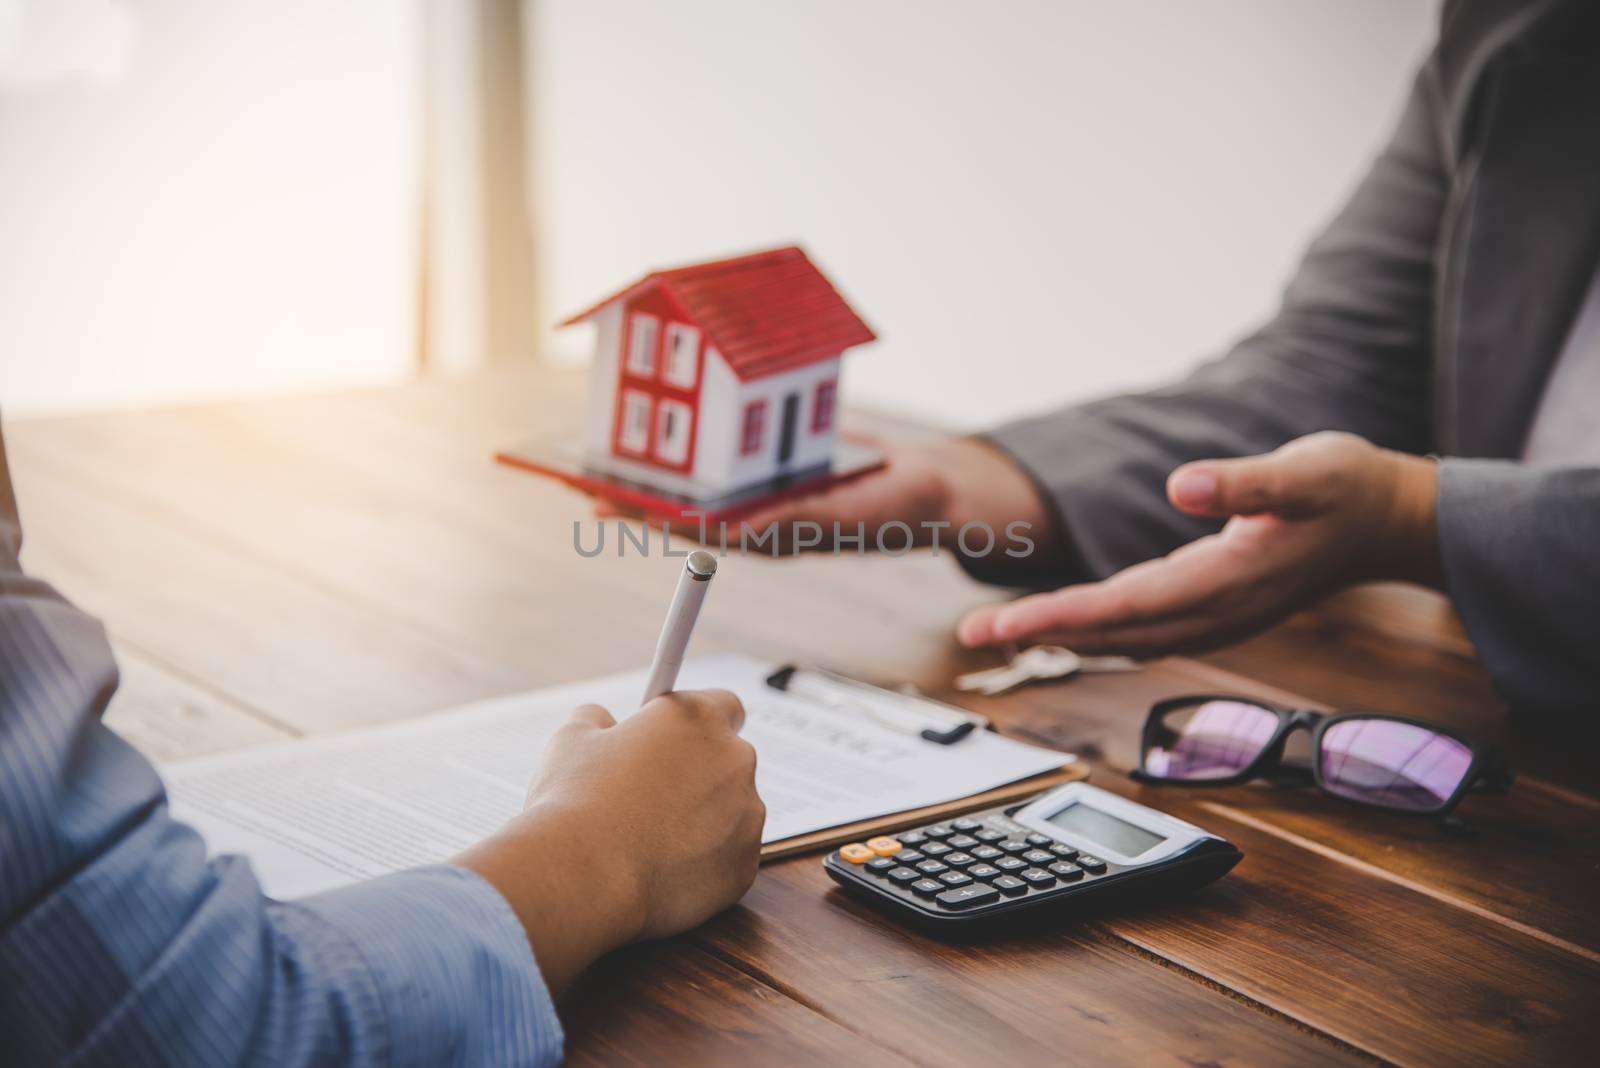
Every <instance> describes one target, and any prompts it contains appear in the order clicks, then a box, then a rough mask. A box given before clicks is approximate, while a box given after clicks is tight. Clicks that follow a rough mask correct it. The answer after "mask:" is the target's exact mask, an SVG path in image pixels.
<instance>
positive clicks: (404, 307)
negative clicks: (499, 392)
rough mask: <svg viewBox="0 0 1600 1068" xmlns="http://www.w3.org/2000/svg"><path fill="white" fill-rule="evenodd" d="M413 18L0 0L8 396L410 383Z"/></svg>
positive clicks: (415, 161)
mask: <svg viewBox="0 0 1600 1068" xmlns="http://www.w3.org/2000/svg"><path fill="white" fill-rule="evenodd" d="M419 12H420V8H419V7H418V5H417V3H415V2H409V3H398V2H395V0H346V2H342V3H337V4H325V3H320V2H318V0H272V2H270V3H264V2H261V0H141V2H137V3H128V2H122V0H0V409H3V410H4V411H5V413H6V415H8V416H16V415H19V414H25V413H34V412H48V411H61V410H75V409H83V408H97V407H107V406H129V405H139V404H143V403H150V402H158V401H159V402H169V401H173V400H186V399H199V398H210V397H219V396H228V395H234V394H240V393H251V392H263V391H274V390H284V389H304V388H313V387H322V386H328V385H333V384H351V383H367V382H384V381H395V380H398V379H401V378H404V377H406V376H408V375H409V374H410V373H411V372H412V371H413V369H414V366H415V363H416V344H415V332H416V323H417V310H416V295H417V289H418V279H417V251H416V245H417V234H418V230H419V220H420V209H419V203H418V189H419V179H418V175H419V153H420V145H419V137H420V131H421V123H420V122H419V118H418V117H419V109H420V105H421V99H420V93H421V82H420V61H421V56H422V52H421V48H420V42H419V39H418V34H419V23H420V17H419Z"/></svg>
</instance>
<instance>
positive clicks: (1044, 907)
mask: <svg viewBox="0 0 1600 1068" xmlns="http://www.w3.org/2000/svg"><path fill="white" fill-rule="evenodd" d="M1243 855H1244V854H1242V853H1240V852H1239V850H1238V849H1237V848H1236V847H1234V846H1233V845H1232V844H1231V843H1229V842H1228V841H1226V840H1224V839H1222V838H1219V837H1217V836H1216V835H1214V834H1211V833H1209V832H1207V831H1203V830H1201V829H1200V828H1199V827H1196V826H1195V825H1194V824H1192V823H1185V822H1184V821H1183V820H1180V819H1175V818H1173V817H1172V816H1168V815H1167V814H1165V813H1163V812H1157V811H1156V810H1155V809H1153V808H1149V807H1147V806H1145V805H1141V804H1139V803H1138V802H1136V801H1129V800H1128V799H1127V798H1124V797H1119V796H1117V795H1116V794H1113V793H1108V792H1107V791H1105V790H1101V789H1099V788H1097V787H1094V786H1090V785H1089V784H1088V783H1084V782H1075V783H1068V784H1067V785H1065V786H1061V787H1058V788H1057V789H1054V790H1051V791H1048V792H1047V793H1043V794H1040V795H1038V796H1037V797H1035V798H1033V799H1032V800H1030V801H1025V802H1023V803H1021V804H1013V805H1009V806H1003V807H1000V808H994V809H989V810H987V811H983V812H975V813H972V814H971V815H969V816H967V817H965V818H962V819H955V820H949V821H947V822H940V823H934V824H929V825H928V826H926V827H918V828H916V829H914V830H907V831H902V832H900V833H898V834H895V835H892V836H890V835H884V836H880V837H877V838H870V839H868V840H866V841H864V842H852V843H850V844H849V845H845V846H841V847H840V848H839V849H837V850H836V851H834V852H832V853H829V854H828V855H827V857H825V858H824V859H823V862H822V864H823V868H824V869H825V870H826V871H827V873H828V875H829V876H830V877H832V879H833V880H834V882H836V883H838V884H839V885H840V886H842V887H844V888H845V889H846V890H847V891H849V892H851V893H853V894H855V895H857V896H859V897H862V898H865V899H866V900H867V901H869V902H871V903H872V904H875V905H878V906H879V907H882V908H885V909H888V910H889V911H891V912H892V913H894V914H895V915H897V916H899V917H900V918H902V919H906V920H910V921H913V922H916V923H919V924H923V925H929V926H934V927H941V928H952V927H966V926H974V925H976V924H977V923H978V922H979V921H994V920H1000V919H1002V918H1020V917H1023V916H1027V917H1028V918H1030V919H1032V918H1042V917H1043V916H1044V915H1045V914H1046V913H1048V914H1050V915H1051V916H1054V915H1056V914H1058V913H1071V912H1074V911H1079V910H1086V909H1087V908H1088V907H1089V906H1091V905H1094V906H1099V905H1101V904H1104V903H1106V902H1107V901H1109V900H1115V901H1116V902H1117V903H1119V904H1121V903H1123V902H1126V901H1134V900H1139V901H1146V900H1151V899H1161V898H1164V897H1167V896H1170V895H1176V894H1181V893H1183V892H1185V891H1189V890H1194V889H1197V888H1199V887H1201V886H1204V885H1206V884H1207V883H1210V882H1213V881H1215V880H1217V879H1220V878H1221V877H1222V876H1224V875H1226V874H1227V873H1228V871H1229V870H1230V869H1232V868H1233V866H1234V865H1235V864H1237V863H1239V860H1240V858H1241V857H1242V856H1243Z"/></svg>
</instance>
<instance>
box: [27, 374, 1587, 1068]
mask: <svg viewBox="0 0 1600 1068" xmlns="http://www.w3.org/2000/svg"><path fill="white" fill-rule="evenodd" d="M582 388H583V382H582V379H581V377H580V376H578V375H576V374H574V373H572V372H558V371H550V370H540V369H536V368H531V367H529V368H507V369H504V370H500V371H497V372H495V373H493V374H489V375H484V376H481V377H476V378H471V379H464V380H453V381H451V380H441V381H429V382H423V383H419V384H415V385H411V386H406V387H401V388H395V389H388V390H374V391H362V392H349V393H342V394H336V395H327V396H310V397H297V398H291V399H277V400H266V401H248V402H238V403H228V404H217V405H212V406H202V407H190V408H181V409H170V410H161V411H152V412H139V413H127V414H109V415H95V416H91V417H81V418H65V419H51V420H39V421H20V422H12V423H8V425H7V427H6V438H7V443H8V446H9V452H10V455H11V462H12V466H13V473H14V476H15V481H16V486H17V491H18V495H19V498H20V501H21V508H22V514H23V520H24V525H25V531H26V541H25V548H24V556H23V559H24V563H25V564H26V565H27V566H28V568H29V569H30V570H31V571H33V572H34V573H36V574H38V575H41V576H43V577H46V578H48V579H50V580H52V581H53V582H55V583H56V584H57V585H58V586H59V587H60V588H61V589H62V590H63V591H64V592H65V593H66V594H67V595H68V596H70V597H72V598H73V599H74V600H76V601H77V602H78V603H79V604H81V605H83V606H84V607H85V608H87V609H88V610H90V611H92V612H94V613H95V614H97V615H99V616H100V617H101V618H102V619H104V620H105V621H106V624H107V626H108V629H109V631H110V633H111V635H112V639H113V642H114V644H115V646H116V648H117V652H118V656H119V659H120V662H121V665H122V671H123V684H122V689H121V691H120V692H119V694H118V696H117V698H116V700H115V702H114V703H113V706H112V709H111V711H110V713H109V721H110V723H111V724H112V725H113V726H114V727H115V728H116V729H118V730H119V731H121V732H123V733H124V734H125V735H126V736H127V737H129V738H130V739H132V740H133V741H134V742H135V743H136V744H138V745H139V746H140V747H142V748H143V749H144V750H145V751H146V752H148V753H149V754H150V755H151V756H152V757H155V758H158V759H166V758H171V757H175V756H180V755H190V754H199V753H205V752H212V751H217V750H222V749H227V748H232V747H237V746H244V745H250V744H255V743H258V742H263V741H268V740H273V739H279V738H285V737H296V736H301V735H307V734H313V733H318V732H323V731H331V730H337V729H340V728H344V727H350V726H355V725H359V724H369V723H377V722H387V721H394V720H400V719H404V718H406V717H408V716H413V715H417V714H420V713H423V712H428V711H433V710H436V709H439V708H444V707H448V706H450V705H454V704H458V703H462V702H466V701H470V700H475V699H478V698H482V697H487V696H491V695H494V694H501V693H507V692H512V691H517V690H523V689H529V688H533V687H539V686H548V685H553V684H556V683H562V682H569V681H573V680H577V679H582V678H585V677H588V676H593V675H598V674H604V673H608V672H612V671H617V670H621V669H625V668H630V667H636V666H638V665H639V664H640V663H641V662H642V661H643V660H644V659H645V658H646V657H647V656H648V653H649V650H650V649H651V648H652V646H653V642H654V637H655V628H656V626H657V625H658V623H659V619H660V614H661V610H662V607H661V606H662V604H663V603H664V602H665V599H666V597H667V595H668V593H669V592H670V588H671V584H672V581H673V576H672V575H669V574H666V573H665V572H664V571H663V569H662V567H661V561H660V559H659V558H656V559H641V558H640V557H638V556H637V555H636V554H631V553H630V554H629V556H628V557H626V558H622V559H619V558H617V557H616V556H614V555H611V554H609V553H608V554H606V555H603V556H601V557H597V558H594V559H586V558H584V557H581V556H580V555H579V554H578V553H577V552H575V551H574V548H573V523H574V521H575V520H582V519H585V518H586V516H587V511H586V508H585V504H584V502H583V500H582V499H581V498H579V497H578V496H576V495H575V494H573V493H572V492H571V491H569V490H567V489H565V488H563V487H561V486H559V485H557V484H555V483H552V482H548V481H545V480H541V479H538V478H534V477H531V476H528V475H525V474H521V473H518V472H515V471H511V470H509V469H506V468H503V467H498V466H496V465H494V464H492V463H491V462H490V460H489V457H490V455H491V454H492V453H493V451H494V450H495V449H497V448H499V447H502V446H504V445H506V444H508V443H510V442H513V441H515V440H517V439H518V438H520V437H525V436H528V435H529V434H532V433H536V432H540V431H542V430H548V429H550V428H552V427H556V426H560V425H563V424H565V423H566V422H567V421H568V419H569V417H570V414H571V413H573V412H574V411H576V410H577V402H578V398H579V397H580V396H581V391H582ZM1001 596H1004V594H1003V592H1001V591H996V590H992V589H987V588H984V587H981V586H978V585H976V584H974V583H972V582H971V581H969V580H968V579H966V578H965V577H964V576H963V575H962V574H961V572H960V571H959V569H957V568H956V567H955V566H954V565H953V564H952V563H951V562H950V561H949V560H943V559H933V558H931V557H930V556H929V555H928V554H921V555H917V556H910V557H901V558H887V557H867V558H859V559H858V558H851V557H846V558H843V559H825V558H802V559H798V560H796V559H785V560H780V561H773V560H765V559H751V560H748V561H747V560H740V561H738V562H737V564H736V565H735V566H734V567H733V568H730V571H729V574H728V575H727V577H726V579H725V581H723V582H720V583H719V584H718V590H717V594H716V596H715V597H713V598H712V599H711V600H710V601H709V602H708V607H707V610H706V615H705V618H704V620H703V623H702V626H701V629H700V631H699V634H698V635H697V638H696V648H697V651H701V652H712V651H740V652H745V653H750V654H753V655H755V656H760V657H766V658H770V659H772V660H774V661H779V660H790V659H799V660H802V661H808V662H813V663H820V664H826V665H829V666H832V667H836V668H839V669H842V670H845V671H850V672H854V673H858V674H861V675H863V676H866V677H870V678H874V679H879V680H884V681H897V682H912V683H915V684H917V685H919V686H921V687H922V688H924V689H925V690H928V691H930V692H932V693H935V694H938V695H941V696H945V697H949V698H952V699H962V700H965V699H964V698H959V697H958V696H957V695H955V694H953V693H952V692H951V691H950V687H949V684H950V680H951V679H952V678H953V677H954V676H955V675H956V674H957V673H958V672H960V671H964V670H969V669H972V668H976V667H980V666H985V665H987V664H989V663H992V662H993V658H992V655H990V654H984V653H977V652H970V651H966V650H963V649H961V648H959V647H958V646H957V645H956V644H955V643H954V641H953V640H952V638H951V628H952V625H953V623H954V621H955V620H956V619H957V618H958V616H959V615H960V613H961V612H962V611H963V610H964V609H965V608H967V607H970V606H971V605H974V604H978V603H981V602H983V601H985V600H992V599H995V598H997V597H1001ZM1217 689H1224V690H1233V691H1239V692H1244V693H1253V694H1258V695H1261V696H1264V697H1271V698H1277V699H1280V700H1285V701H1290V702H1294V703H1296V704H1301V705H1305V706H1308V707H1317V706H1326V707H1366V708H1382V709H1389V710H1393V711H1396V712H1403V713H1408V714H1411V715H1416V716H1422V717H1425V718H1431V719H1437V720H1439V721H1442V722H1449V723H1454V724H1456V725H1458V726H1460V727H1462V728H1464V729H1466V730H1469V731H1473V732H1476V733H1479V734H1482V735H1485V736H1487V737H1495V738H1499V739H1500V740H1502V741H1503V742H1505V743H1506V744H1508V746H1509V747H1510V748H1511V750H1512V752H1513V754H1514V756H1515V758H1516V761H1517V763H1518V766H1519V769H1520V772H1521V774H1520V777H1519V779H1518V781H1517V783H1516V785H1515V787H1514V788H1513V789H1512V791H1511V793H1510V794H1509V795H1508V796H1506V797H1503V798H1473V799H1471V800H1470V801H1469V802H1468V803H1467V804H1466V805H1465V806H1464V811H1465V814H1466V815H1467V816H1468V817H1469V819H1470V820H1471V823H1472V825H1473V827H1474V828H1475V834H1473V835H1472V836H1470V837H1468V836H1459V835H1448V834H1444V833H1442V832H1441V831H1439V830H1438V829H1436V828H1435V827H1434V826H1433V825H1431V824H1429V823H1427V822H1425V821H1416V820H1409V819H1405V818H1402V817H1392V816H1386V815H1383V814H1374V813H1369V812H1366V811H1363V810H1358V809H1355V808H1352V807H1349V806H1343V805H1340V804H1338V803H1337V802H1335V801H1332V800H1330V799H1327V798H1324V797H1321V796H1319V795H1317V794H1315V793H1311V792H1306V791H1292V790H1282V789H1275V788H1270V787H1262V786H1247V787H1235V788H1229V789H1216V790H1209V791H1204V792H1194V791H1185V792H1180V791H1173V790H1167V791H1161V790H1156V789H1152V788H1147V787H1140V786H1138V785H1137V784H1135V783H1133V782H1132V781H1131V780H1129V779H1128V778H1127V776H1126V772H1127V770H1128V769H1129V767H1130V766H1131V765H1132V763H1133V761H1134V755H1135V753H1134V748H1135V736H1136V732H1137V727H1138V724H1139V723H1140V721H1141V717H1142V716H1143V714H1144V711H1145V709H1146V707H1147V706H1148V704H1149V702H1150V701H1152V700H1153V699H1155V698H1158V697H1161V696H1166V695H1169V694H1173V693H1181V692H1189V691H1197V690H1217ZM969 703H970V704H971V705H972V706H973V707H976V708H980V709H981V710H982V711H983V712H985V713H987V714H988V715H990V716H991V717H993V718H994V720H995V721H996V722H997V723H998V724H999V725H1000V726H1001V729H1003V730H1005V731H1008V732H1010V733H1013V734H1015V735H1016V736H1018V737H1021V738H1025V739H1030V740H1034V741H1040V742H1045V743H1048V744H1051V745H1056V746H1060V747H1063V748H1066V749H1070V750H1073V751H1076V752H1078V753H1080V754H1082V755H1083V756H1084V757H1085V758H1086V759H1088V760H1089V761H1090V763H1091V764H1092V766H1093V769H1094V777H1093V780H1092V781H1094V782H1095V783H1097V784H1098V785H1100V786H1103V787H1105V788H1107V789H1110V790H1114V791H1116V792H1118V793H1121V794H1124V795H1126V796H1129V797H1134V798H1137V799H1139V800H1141V801H1145V802H1148V803H1151V804H1154V805H1156V806H1158V807H1160V808H1163V809H1166V810H1168V811H1171V812H1173V813H1174V814H1176V815H1178V816H1181V817H1183V818H1186V819H1190V820H1193V821H1195V822H1198V823H1200V824H1202V825H1204V826H1208V827H1212V828H1214V829H1216V830H1217V831H1218V832H1220V833H1222V834H1224V835H1226V836H1227V837H1229V838H1230V839H1232V840H1233V841H1234V842H1236V843H1237V844H1238V845H1239V846H1240V847H1241V848H1242V849H1243V850H1244V853H1245V859H1244V861H1243V862H1242V863H1241V864H1240V865H1239V867H1238V868H1237V869H1236V870H1235V872H1234V873H1233V874H1231V875H1230V876H1228V877H1227V878H1226V879H1224V880H1223V881H1221V882H1220V883H1218V884H1216V885H1215V886H1213V887H1211V888H1209V889H1207V890H1206V891H1203V892H1202V893H1200V894H1198V895H1196V896H1194V897H1193V898H1192V899H1189V900H1186V901H1183V902H1180V903H1177V904H1172V905H1168V906H1164V907H1161V908H1144V909H1141V910H1137V911H1129V912H1122V913H1114V914H1110V915H1106V916H1103V917H1101V918H1098V919H1095V920H1093V921H1090V922H1083V923H1071V924H1053V925H1051V926H1049V927H1048V928H1045V929H1041V930H1039V931H1037V932H1036V933H1034V934H1032V935H1031V936H1028V937H1020V936H1016V935H1011V936H1007V937H1004V938H998V939H991V940H982V941H967V942H939V941H935V940H932V939H930V938H928V937H925V936H922V935H918V934H915V933H912V932H910V931H908V930H906V929H904V928H901V927H899V926H896V925H894V924H892V923H889V922H887V921H885V920H884V919H883V918H882V917H881V916H879V915H878V914H876V913H874V912H872V911H870V910H868V909H865V908H863V907H862V906H860V905H858V904H857V903H855V902H853V901H851V900H848V899H846V898H844V897H842V896H841V895H840V894H839V893H838V892H837V891H836V890H834V889H833V888H832V886H831V884H830V883H829V882H828V881H827V879H826V878H825V877H824V876H823V874H822V873H821V871H820V869H819V866H818V864H817V859H816V858H815V857H800V858H795V859H792V860H787V861H782V862H778V863H775V864H773V865H771V866H769V867H767V868H765V869H764V870H763V871H762V873H761V875H760V877H759V878H758V879H757V881H756V885H755V887H754V888H753V889H752V890H751V891H750V893H749V894H748V896H746V898H745V899H744V900H743V901H742V902H741V903H740V904H739V905H737V906H736V907H734V908H732V909H730V910H729V911H728V912H727V913H725V914H723V915H722V916H719V917H717V918H716V919H714V920H713V921H711V922H710V923H708V924H706V925H705V926H704V927H702V928H701V929H699V930H697V931H694V932H692V933H690V934H687V935H684V936H682V937H679V938H676V939H672V940H669V941H666V942H662V943H657V944H653V945H646V946H637V947H632V948H629V949H626V950H623V951H621V952H619V953H616V954H614V955H613V956H611V957H610V958H608V959H606V960H605V961H602V962H601V963H600V964H599V965H598V966H597V967H596V968H594V969H593V970H592V971H591V972H590V973H589V974H588V975H587V976H585V977H584V979H583V980H582V981H580V982H579V983H578V984H577V986H576V987H575V988H574V989H573V990H571V991H570V992H569V993H568V994H567V995H566V997H565V998H564V999H563V1005H562V1011H563V1016H564V1019H565V1021H566V1026H567V1030H568V1036H569V1044H568V1051H569V1059H570V1061H571V1063H574V1064H605V1065H614V1064H639V1065H662V1064H695V1065H703V1064H729V1065H734V1064H738V1065H749V1064H824V1063H826V1064H834V1065H837V1064H859V1063H869V1062H870V1063H874V1064H884V1065H962V1066H966V1065H972V1064H986V1063H1007V1064H1019V1065H1025V1064H1066V1063H1099V1064H1108V1065H1115V1064H1139V1065H1147V1064H1185V1065H1201V1064H1205V1065H1224V1064H1230V1065H1231V1064H1312V1063H1321V1062H1330V1063H1349V1062H1372V1061H1381V1062H1393V1063H1397V1064H1533V1063H1543V1064H1557V1063H1579V1062H1590V1061H1591V1059H1592V1057H1593V1055H1594V1050H1595V1048H1596V1046H1597V1043H1600V1011H1597V1010H1600V921H1597V919H1596V915H1595V913H1596V905H1597V904H1600V775H1596V774H1595V771H1594V769H1593V768H1592V766H1590V763H1589V761H1590V760H1591V759H1592V755H1593V753H1594V752H1595V751H1596V749H1595V744H1594V743H1595V740H1596V739H1595V733H1596V728H1595V725H1594V724H1593V723H1582V724H1554V723H1544V722H1523V721H1521V720H1508V717H1507V715H1506V713H1505V710H1504V709H1503V707H1502V706H1501V704H1500V702H1499V701H1498V700H1497V699H1496V697H1495V695H1494V693H1493V691H1492V690H1491V688H1490V687H1489V685H1488V683H1487V681H1486V679H1485V677H1484V675H1483V672H1482V671H1481V669H1480V668H1479V666H1478V665H1477V663H1476V662H1475V660H1474V658H1473V655H1472V648H1471V644H1470V643H1469V642H1468V641H1467V639H1466V637H1465V635H1464V634H1463V633H1462V630H1461V628H1460V625H1459V624H1458V623H1457V622H1456V620H1455V618H1454V616H1453V614H1452V613H1451V612H1450V610H1449V607H1448V605H1447V604H1446V603H1445V602H1444V601H1443V600H1442V599H1441V598H1439V597H1436V596H1434V595H1431V594H1427V593H1423V592H1421V591H1417V590H1412V589H1405V588H1400V587H1370V588H1363V589H1359V590H1353V591H1349V592H1347V593H1345V594H1343V595H1340V596H1339V597H1336V598H1333V599H1331V600H1330V601H1328V602H1326V603H1324V604H1322V605H1319V606H1316V607H1315V608H1314V609H1313V610H1310V611H1307V612H1305V613H1302V614H1301V615H1299V616H1296V617H1295V618H1294V619H1292V620H1290V621H1288V622H1287V623H1285V624H1284V625H1282V626H1280V627H1278V628H1276V629H1275V630H1273V631H1271V632H1270V633H1268V634H1265V635H1262V636H1260V637H1259V638H1256V639H1254V640H1252V641H1249V642H1245V643H1243V644H1241V645H1238V646H1235V647H1233V648H1230V649H1227V650H1224V651H1221V652H1218V653H1216V654H1212V655H1209V656H1206V657H1202V658H1197V659H1191V658H1171V659H1167V660H1162V661H1158V662H1155V663H1152V664H1150V665H1148V666H1147V667H1145V668H1144V669H1143V670H1141V671H1139V672H1137V673H1134V674H1129V675H1116V676H1097V677H1084V678H1079V679H1074V680H1070V681H1067V682H1064V683H1059V684H1054V685H1048V686H1035V687H1032V688H1028V689H1025V690H1023V691H1021V692H1019V693H1016V694H1013V695H1009V696H1007V697H1004V698H998V699H988V700H982V699H979V700H972V701H969ZM534 758H535V754H532V753H530V754H529V761H530V763H531V762H532V760H533V759H534ZM1586 758H1587V759H1586Z"/></svg>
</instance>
